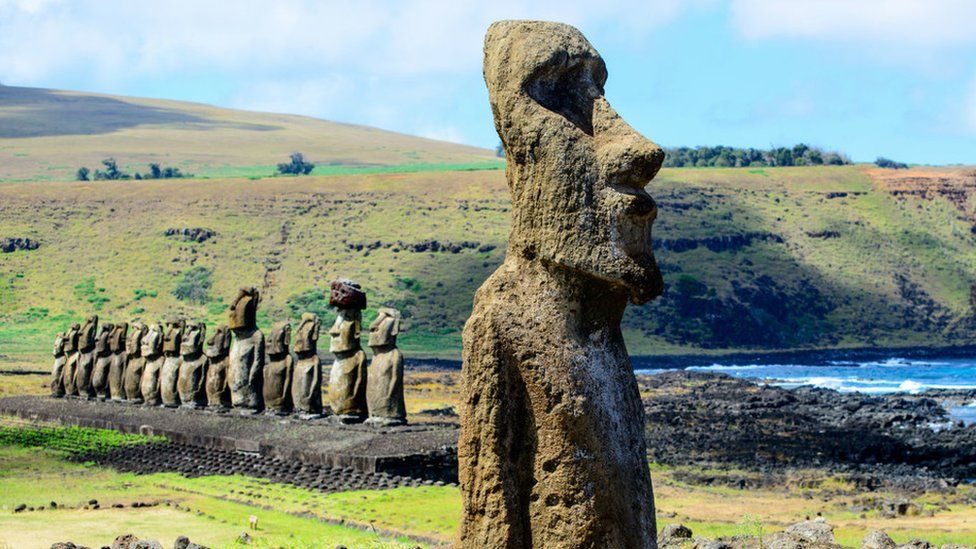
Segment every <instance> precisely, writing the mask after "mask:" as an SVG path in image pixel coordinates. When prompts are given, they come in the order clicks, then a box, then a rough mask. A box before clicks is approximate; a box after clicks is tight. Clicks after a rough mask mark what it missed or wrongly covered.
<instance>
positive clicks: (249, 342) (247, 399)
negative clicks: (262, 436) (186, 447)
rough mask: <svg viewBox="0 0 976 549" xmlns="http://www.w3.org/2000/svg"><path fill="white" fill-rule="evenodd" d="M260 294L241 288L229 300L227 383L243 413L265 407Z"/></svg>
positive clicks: (231, 396) (235, 405)
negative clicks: (230, 341)
mask: <svg viewBox="0 0 976 549" xmlns="http://www.w3.org/2000/svg"><path fill="white" fill-rule="evenodd" d="M260 301H261V295H260V293H259V292H258V291H257V290H256V289H255V288H241V289H240V290H239V291H238V292H237V297H235V298H234V301H232V302H231V304H230V319H229V322H228V326H229V327H230V329H231V330H233V331H234V341H233V343H231V346H230V364H229V365H230V368H229V369H228V376H227V383H228V385H229V386H230V399H231V403H232V404H233V406H234V408H236V409H238V410H239V411H240V412H242V413H258V412H260V411H261V410H263V409H264V393H263V388H262V384H263V383H264V334H262V333H261V330H259V329H258V326H257V313H258V304H259V303H260Z"/></svg>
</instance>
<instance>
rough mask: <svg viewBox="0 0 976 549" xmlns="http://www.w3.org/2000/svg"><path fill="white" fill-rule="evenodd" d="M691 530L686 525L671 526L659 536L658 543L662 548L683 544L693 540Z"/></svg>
mask: <svg viewBox="0 0 976 549" xmlns="http://www.w3.org/2000/svg"><path fill="white" fill-rule="evenodd" d="M691 536H692V532H691V529H690V528H688V527H687V526H685V525H684V524H669V525H667V526H665V527H664V528H662V529H661V533H660V534H658V536H657V539H658V543H659V544H660V545H662V546H664V545H673V544H679V543H683V542H685V541H688V540H690V539H691Z"/></svg>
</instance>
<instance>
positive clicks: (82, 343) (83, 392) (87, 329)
mask: <svg viewBox="0 0 976 549" xmlns="http://www.w3.org/2000/svg"><path fill="white" fill-rule="evenodd" d="M97 333H98V315H92V316H90V317H88V319H87V320H85V323H84V324H83V325H82V327H81V331H80V332H78V361H77V364H76V365H75V372H74V374H75V376H74V377H75V384H74V389H75V393H74V394H76V395H78V396H80V397H82V398H89V399H91V398H95V390H94V388H93V387H92V371H93V370H94V369H95V338H96V336H97Z"/></svg>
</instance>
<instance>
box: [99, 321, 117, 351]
mask: <svg viewBox="0 0 976 549" xmlns="http://www.w3.org/2000/svg"><path fill="white" fill-rule="evenodd" d="M113 331H115V325H113V324H112V323H111V322H106V323H104V324H102V325H101V327H100V328H99V330H98V335H97V336H96V337H95V352H96V353H97V354H100V355H107V354H109V353H111V352H112V332H113Z"/></svg>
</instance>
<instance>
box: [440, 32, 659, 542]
mask: <svg viewBox="0 0 976 549" xmlns="http://www.w3.org/2000/svg"><path fill="white" fill-rule="evenodd" d="M484 74H485V81H486V84H487V86H488V94H489V99H490V102H491V107H492V112H493V114H494V118H495V128H496V130H497V131H498V134H499V136H500V137H501V140H502V143H503V145H504V148H505V151H506V159H507V172H506V175H507V179H508V184H509V190H510V192H511V195H512V229H511V234H510V236H509V244H508V250H507V254H506V258H505V261H504V263H503V264H502V266H501V267H499V269H498V270H497V271H495V273H494V274H493V275H492V276H491V277H490V278H489V279H488V280H487V281H486V282H485V283H484V284H483V285H482V286H481V288H480V289H479V290H478V292H477V294H476V296H475V300H474V307H473V311H472V314H471V317H470V318H469V319H468V322H467V324H466V326H465V329H464V334H463V341H464V352H463V366H462V369H463V385H462V391H461V403H460V417H461V437H460V441H459V445H458V459H459V467H460V469H459V476H460V484H461V490H462V500H463V515H462V521H461V528H460V533H459V539H458V545H459V546H460V547H465V548H474V547H478V548H484V547H547V548H548V547H608V548H616V547H627V548H653V547H656V545H657V541H656V537H657V536H656V525H655V518H654V497H653V493H652V491H651V482H650V475H649V472H648V468H647V462H646V451H647V450H646V443H645V439H644V414H643V408H642V406H641V400H640V395H639V393H638V389H637V383H636V380H635V378H634V374H633V371H632V368H631V364H630V359H629V357H628V355H627V351H626V348H625V346H624V341H623V337H622V335H621V332H620V319H621V316H622V315H623V312H624V309H625V308H626V305H627V302H628V300H630V301H632V302H634V303H644V302H646V301H648V300H650V299H652V298H654V297H656V296H658V295H660V293H661V291H662V286H663V282H662V279H661V273H660V271H659V270H658V268H657V264H656V262H655V260H654V255H653V253H652V251H651V239H650V233H651V224H652V222H653V220H654V217H655V215H656V210H657V207H656V205H655V203H654V201H653V200H652V199H651V197H650V196H649V195H648V194H647V193H646V192H645V191H644V186H645V185H647V183H648V182H649V181H650V180H651V179H652V178H653V177H654V175H655V174H656V173H657V171H658V169H659V168H660V166H661V162H662V160H663V157H664V153H663V151H662V150H661V149H660V147H658V146H657V145H655V144H654V143H652V142H651V141H649V140H647V139H645V138H644V137H642V136H641V135H639V134H638V133H637V132H635V131H634V130H633V129H632V128H631V127H630V126H629V125H627V124H626V123H625V122H624V121H623V120H622V119H621V118H620V117H619V116H618V115H617V113H616V112H615V111H614V110H613V109H612V108H611V107H610V105H609V104H608V103H607V101H606V99H605V98H604V97H603V84H604V81H605V80H606V76H607V73H606V67H605V65H604V63H603V60H602V59H601V58H600V55H599V54H598V53H597V52H596V50H594V49H593V47H592V46H591V45H590V44H589V43H588V42H587V41H586V39H585V38H584V37H583V36H582V34H580V32H579V31H577V30H576V29H574V28H573V27H570V26H568V25H563V24H558V23H546V22H534V21H503V22H498V23H495V24H493V25H492V26H491V27H490V28H489V30H488V34H487V36H486V38H485V64H484Z"/></svg>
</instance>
